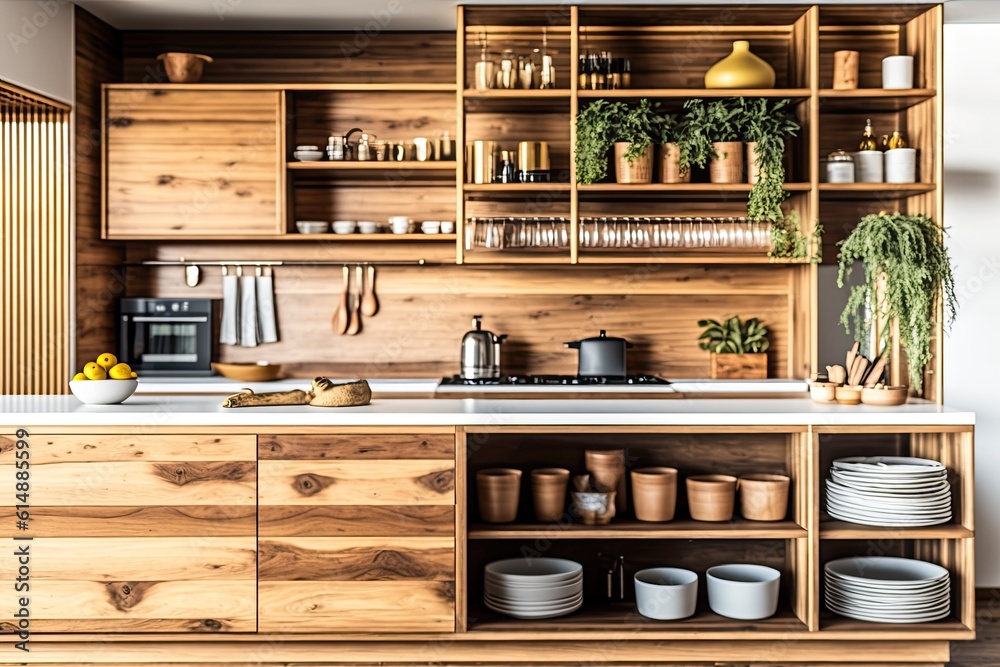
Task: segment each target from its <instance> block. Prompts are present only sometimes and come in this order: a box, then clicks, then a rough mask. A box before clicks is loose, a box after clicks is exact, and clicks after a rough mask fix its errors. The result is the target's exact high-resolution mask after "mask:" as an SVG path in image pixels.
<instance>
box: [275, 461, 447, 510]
mask: <svg viewBox="0 0 1000 667" xmlns="http://www.w3.org/2000/svg"><path fill="white" fill-rule="evenodd" d="M259 467H260V473H259V474H260V491H259V501H260V504H261V505H406V504H413V505H417V504H419V505H450V504H453V503H454V502H455V469H454V463H452V462H443V461H420V460H398V461H338V462H333V461H261V462H260V464H259Z"/></svg>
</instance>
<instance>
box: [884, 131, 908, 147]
mask: <svg viewBox="0 0 1000 667" xmlns="http://www.w3.org/2000/svg"><path fill="white" fill-rule="evenodd" d="M886 148H887V149H888V150H893V149H895V148H906V139H904V138H903V133H902V132H900V131H899V130H896V131H895V132H893V133H892V136H891V137H889V141H888V142H887V146H886Z"/></svg>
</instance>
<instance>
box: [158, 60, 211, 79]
mask: <svg viewBox="0 0 1000 667" xmlns="http://www.w3.org/2000/svg"><path fill="white" fill-rule="evenodd" d="M156 59H157V60H162V61H163V69H164V70H166V72H167V78H168V79H170V83H198V82H199V81H201V74H202V71H203V70H204V69H205V63H210V62H212V59H211V58H210V57H208V56H203V55H201V54H198V53H161V54H160V55H158V56H157V57H156Z"/></svg>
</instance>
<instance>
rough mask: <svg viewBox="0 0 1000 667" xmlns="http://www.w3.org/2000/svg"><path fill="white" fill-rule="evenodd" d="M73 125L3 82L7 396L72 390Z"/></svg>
mask: <svg viewBox="0 0 1000 667" xmlns="http://www.w3.org/2000/svg"><path fill="white" fill-rule="evenodd" d="M69 118H70V115H69V108H68V107H66V106H65V105H63V104H60V103H57V102H53V101H49V100H46V99H45V98H42V97H39V96H36V95H34V94H31V93H28V92H27V91H22V90H21V89H20V88H17V87H15V86H10V85H8V84H5V83H4V82H3V81H0V317H2V318H3V323H4V324H3V326H2V327H0V358H2V359H3V364H2V370H0V394H60V393H65V392H66V389H67V385H66V380H67V379H68V375H67V374H68V373H69V340H70V325H69V302H70V298H69V297H70V293H69V289H70V283H69V270H68V266H69V252H70V234H69V227H70V225H69V161H70V151H69Z"/></svg>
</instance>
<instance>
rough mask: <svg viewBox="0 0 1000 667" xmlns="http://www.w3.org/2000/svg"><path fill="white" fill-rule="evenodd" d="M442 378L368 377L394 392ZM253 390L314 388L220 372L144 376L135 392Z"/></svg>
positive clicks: (430, 388)
mask: <svg viewBox="0 0 1000 667" xmlns="http://www.w3.org/2000/svg"><path fill="white" fill-rule="evenodd" d="M349 379H354V378H345V379H336V380H335V381H336V382H338V383H339V382H347V381H348V380H349ZM439 381H440V379H439V378H375V379H372V380H368V386H369V387H371V389H372V392H373V393H376V394H379V393H395V394H433V393H434V390H435V389H437V386H438V382H439ZM247 388H249V389H252V390H253V391H254V393H257V394H263V393H265V392H269V391H291V390H293V389H302V390H303V391H306V390H309V389H310V388H312V380H311V379H306V378H288V379H284V380H274V381H273V382H240V381H239V380H230V379H229V378H224V377H222V376H221V375H212V376H205V377H184V376H167V375H163V376H155V375H144V376H143V377H142V380H141V381H140V382H139V388H138V389H136V392H135V393H136V395H145V394H218V395H220V396H228V395H229V394H235V393H236V392H238V391H242V390H243V389H247Z"/></svg>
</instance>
